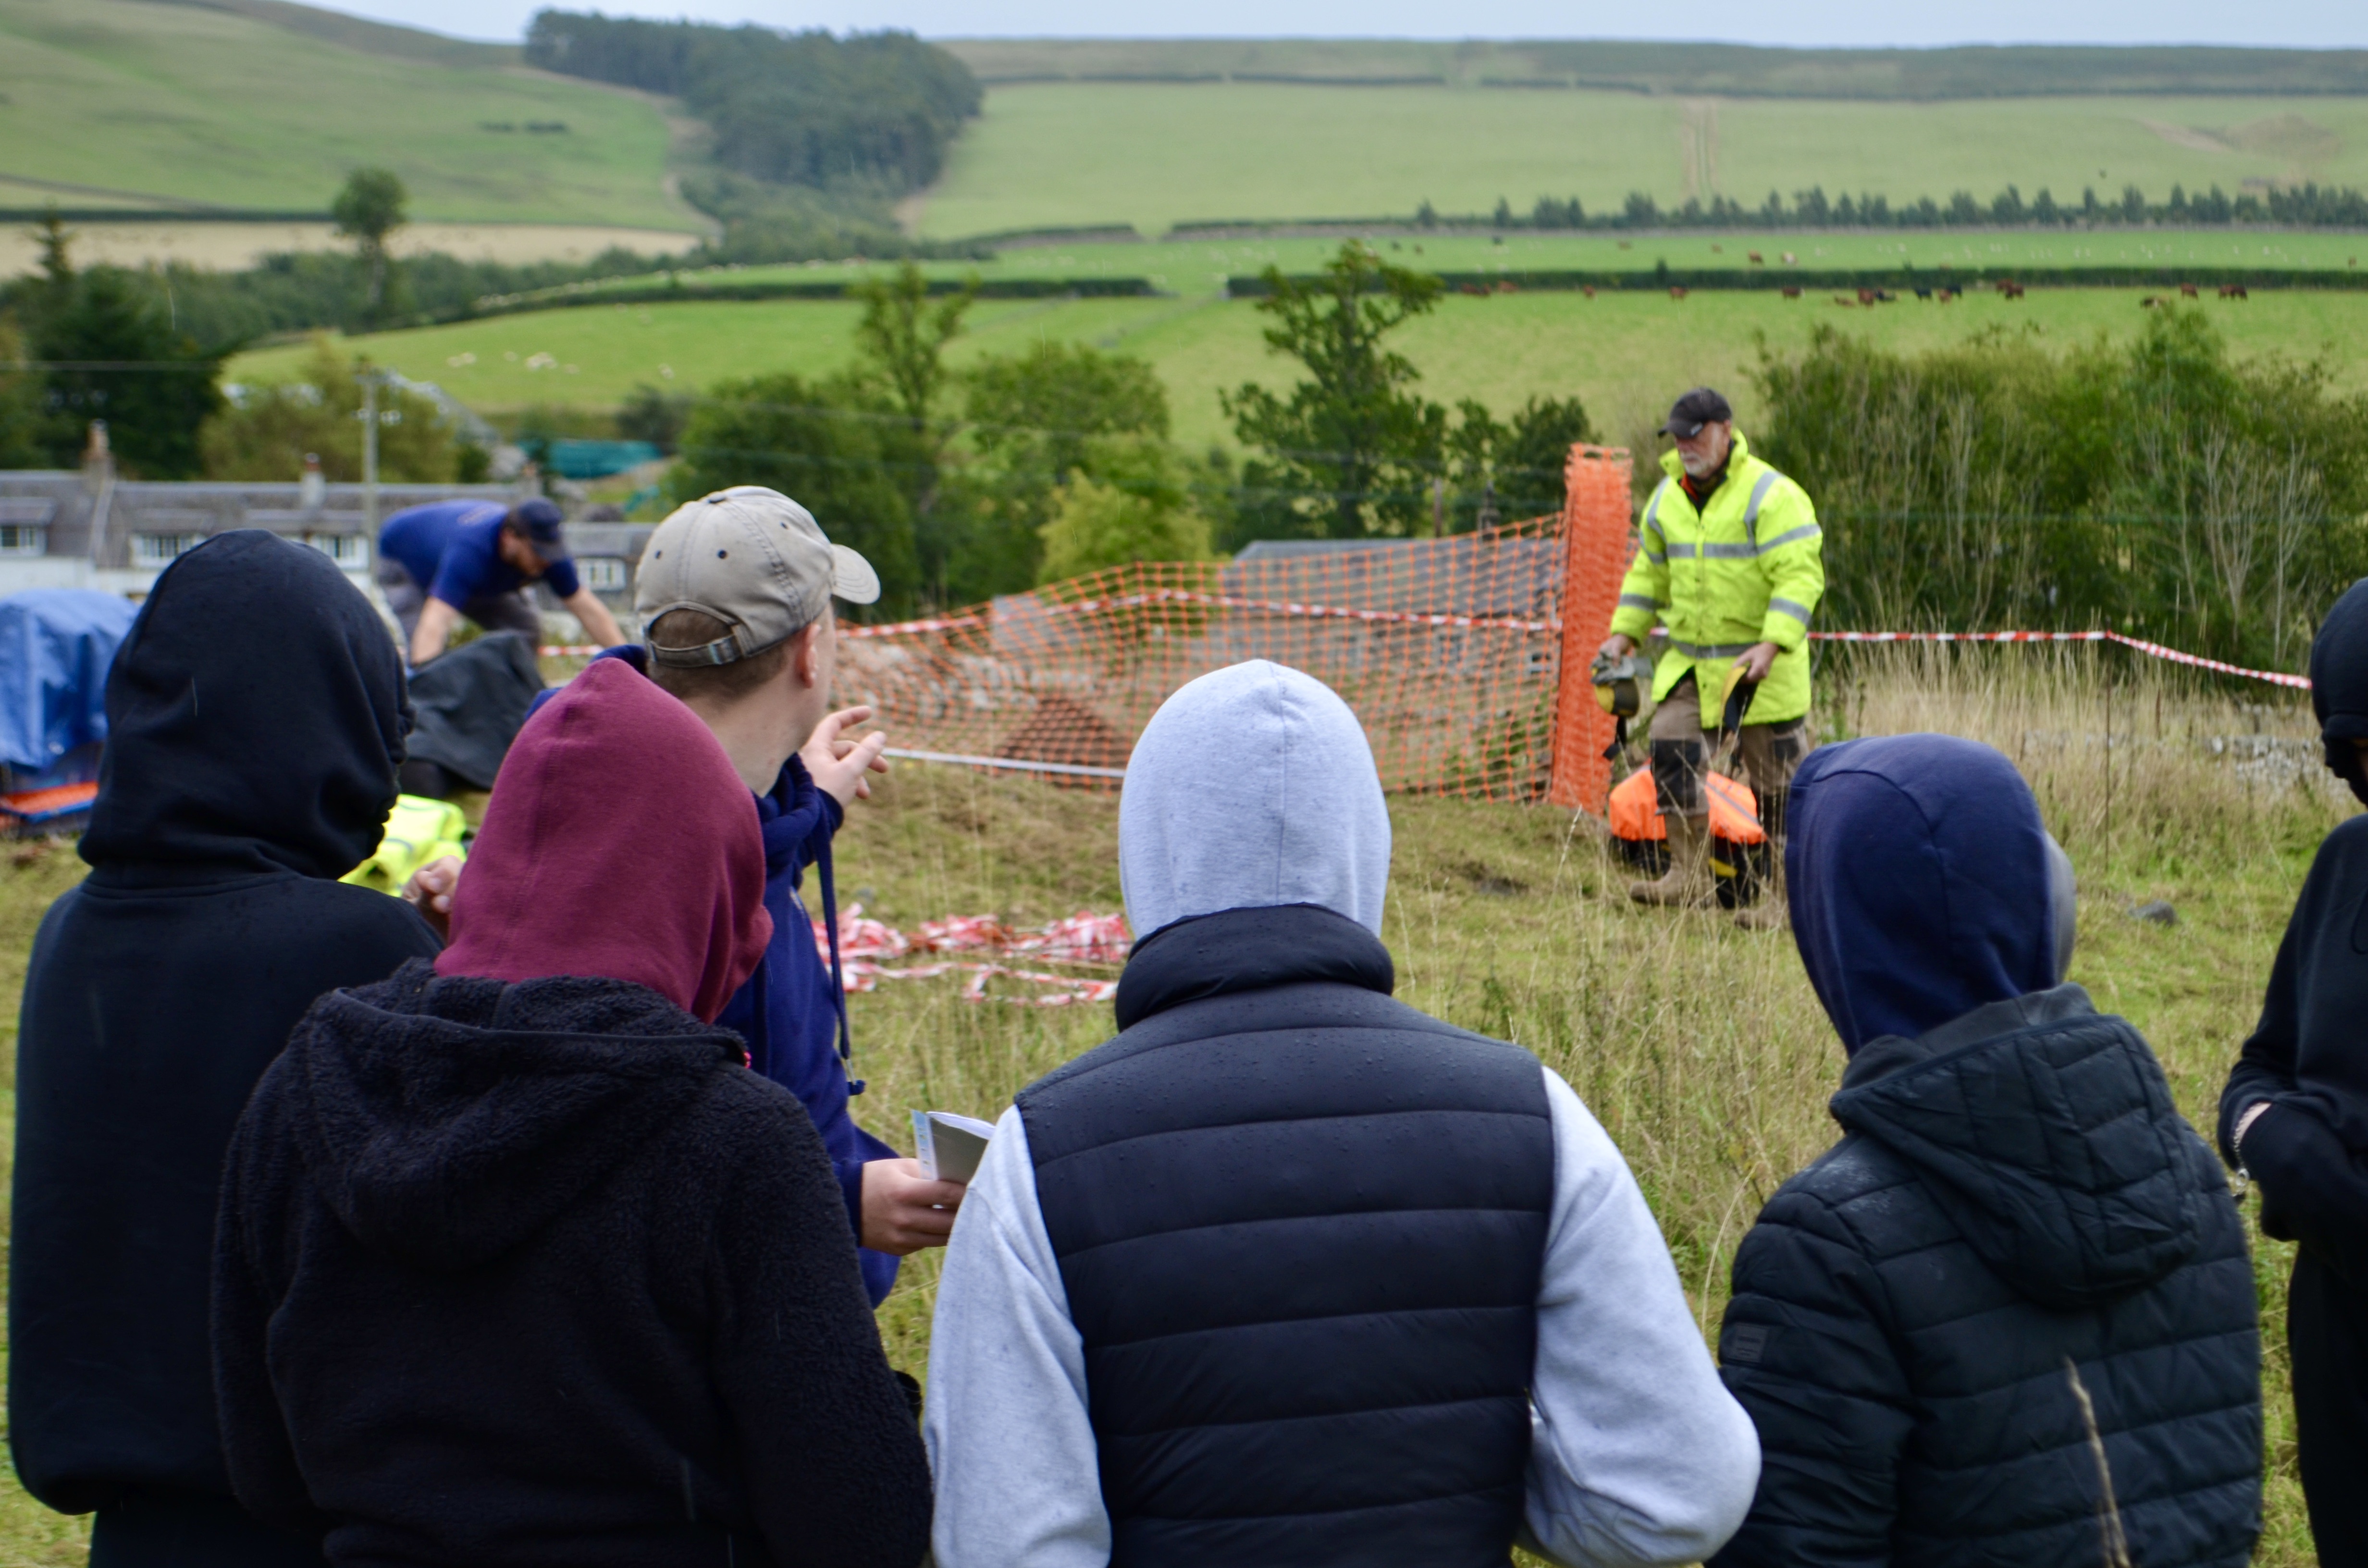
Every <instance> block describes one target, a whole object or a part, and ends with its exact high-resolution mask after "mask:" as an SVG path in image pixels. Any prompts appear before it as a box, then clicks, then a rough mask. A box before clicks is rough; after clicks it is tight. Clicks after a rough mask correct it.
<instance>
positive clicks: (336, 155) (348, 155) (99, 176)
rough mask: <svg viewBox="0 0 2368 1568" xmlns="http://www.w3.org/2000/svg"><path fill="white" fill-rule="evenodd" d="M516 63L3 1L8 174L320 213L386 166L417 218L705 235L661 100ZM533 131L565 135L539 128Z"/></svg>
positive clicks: (230, 24) (127, 4) (127, 2)
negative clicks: (683, 187)
mask: <svg viewBox="0 0 2368 1568" xmlns="http://www.w3.org/2000/svg"><path fill="white" fill-rule="evenodd" d="M507 52H508V51H500V50H483V51H478V52H477V53H461V54H458V55H456V56H455V57H454V58H451V59H447V60H443V61H431V60H423V59H417V58H410V57H405V56H403V55H398V54H391V53H375V52H363V51H359V50H356V49H351V48H347V47H343V46H341V45H340V44H337V43H335V42H332V41H329V40H324V39H322V38H319V37H315V36H312V35H310V34H307V33H303V32H299V31H294V30H291V29H290V28H282V27H277V26H273V25H270V24H269V23H267V22H263V21H259V20H256V19H253V18H250V17H244V16H239V15H235V14H233V13H232V12H231V11H229V10H226V9H215V8H211V7H210V6H200V5H160V4H155V3H153V0H0V176H18V177H20V178H31V179H38V180H47V181H53V182H59V183H62V184H71V185H79V186H89V187H99V188H101V189H104V190H110V191H116V192H121V193H128V194H131V195H135V196H138V197H142V198H147V199H154V198H167V199H174V200H179V201H198V202H204V203H208V204H211V205H215V206H226V207H251V208H268V209H274V210H304V211H324V210H326V209H327V207H328V205H329V199H330V198H331V197H332V196H334V195H335V194H336V189H337V187H338V185H339V184H340V182H342V181H343V180H344V178H345V176H346V175H347V171H349V170H351V169H353V168H355V167H357V166H359V165H383V166H385V167H389V168H392V169H393V170H394V171H395V172H396V173H397V174H399V175H401V176H403V179H404V184H405V185H406V186H408V187H410V190H411V196H412V213H413V215H414V216H415V217H418V218H441V219H451V220H457V221H475V222H598V223H615V224H628V225H640V226H647V227H650V228H665V229H683V230H697V229H701V228H703V227H704V226H705V225H704V224H703V223H702V222H700V221H699V220H698V219H697V217H696V215H695V214H692V213H691V212H689V210H687V209H685V208H684V207H682V206H681V205H680V204H679V203H678V202H677V201H675V200H673V199H671V198H669V197H668V196H667V195H666V192H665V190H664V189H663V188H662V185H661V181H662V180H663V178H664V176H665V174H666V156H667V147H668V135H669V132H668V130H667V125H666V119H665V117H664V115H663V114H661V112H660V111H659V109H658V108H656V107H655V105H654V104H653V103H652V102H650V101H648V100H645V99H643V98H641V97H635V96H633V95H631V94H627V93H622V92H616V91H611V90H609V89H607V88H604V87H599V86H595V85H590V84H587V83H583V82H575V81H570V80H567V79H564V78H562V77H557V76H551V75H546V74H541V73H540V72H532V71H528V70H525V69H523V68H520V67H517V66H514V65H507V64H504V63H501V62H502V61H503V60H504V59H505V58H506V57H507ZM481 56H482V57H483V61H482V62H480V57H481ZM530 120H531V121H541V122H547V123H554V122H555V123H564V125H565V126H566V127H567V130H566V131H565V132H564V133H544V134H529V132H528V131H526V130H525V126H526V124H527V122H528V121H530ZM486 122H492V123H495V124H508V125H511V126H514V127H516V128H517V129H515V130H513V131H507V132H503V131H486V130H483V129H481V126H482V125H484V123H486ZM25 191H26V187H16V188H15V189H13V190H11V191H10V192H9V193H8V199H10V200H12V201H17V202H25V200H26V197H25ZM51 194H54V193H51ZM58 199H60V200H61V201H63V202H64V203H66V204H67V205H77V204H85V202H86V200H87V199H85V198H84V197H81V196H76V195H74V194H71V193H66V194H60V195H59V197H58ZM26 204H28V205H29V204H32V203H26Z"/></svg>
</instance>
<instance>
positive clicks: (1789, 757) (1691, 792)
mask: <svg viewBox="0 0 2368 1568" xmlns="http://www.w3.org/2000/svg"><path fill="white" fill-rule="evenodd" d="M1645 738H1646V739H1647V740H1648V741H1650V742H1651V744H1652V750H1653V790H1654V793H1655V795H1656V797H1657V798H1658V800H1659V801H1660V805H1661V814H1662V815H1663V816H1682V817H1698V816H1703V815H1706V814H1707V813H1708V812H1709V811H1710V803H1709V802H1708V801H1706V800H1704V799H1703V796H1702V775H1703V774H1704V773H1705V772H1707V771H1708V770H1709V767H1710V753H1711V748H1712V746H1713V744H1715V743H1716V741H1717V739H1718V732H1717V730H1716V728H1715V726H1714V725H1713V726H1705V725H1704V724H1703V723H1702V690H1701V687H1700V686H1699V685H1698V684H1697V683H1696V682H1695V680H1694V677H1693V676H1686V678H1685V679H1683V680H1681V681H1679V683H1678V684H1677V686H1676V687H1674V688H1672V689H1671V691H1670V692H1669V694H1668V696H1667V697H1664V698H1663V699H1661V700H1660V701H1659V703H1658V704H1656V706H1655V707H1654V709H1653V722H1652V726H1651V728H1649V729H1648V730H1647V731H1646V732H1645ZM1812 740H1813V737H1812V736H1811V734H1810V733H1809V721H1808V720H1807V719H1806V718H1805V717H1804V718H1800V719H1788V720H1786V721H1785V722H1782V723H1781V724H1745V725H1743V726H1742V727H1741V728H1740V729H1738V730H1736V736H1735V756H1736V765H1737V767H1736V771H1738V772H1740V773H1741V774H1742V775H1743V781H1744V782H1745V783H1747V784H1748V785H1750V786H1751V792H1752V794H1754V795H1755V796H1757V797H1758V798H1759V825H1760V826H1761V827H1763V828H1765V829H1766V830H1767V832H1768V838H1769V842H1770V843H1771V844H1781V843H1782V842H1783V839H1784V804H1785V800H1786V798H1787V796H1789V795H1790V793H1791V792H1792V788H1793V774H1794V773H1795V772H1796V771H1798V770H1799V768H1800V766H1801V759H1802V758H1803V757H1804V756H1808V755H1809V747H1810V745H1811V744H1812Z"/></svg>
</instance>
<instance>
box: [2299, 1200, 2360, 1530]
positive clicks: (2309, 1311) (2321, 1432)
mask: <svg viewBox="0 0 2368 1568" xmlns="http://www.w3.org/2000/svg"><path fill="white" fill-rule="evenodd" d="M2286 1343H2287V1347H2288V1349H2289V1350H2290V1351H2291V1352H2292V1354H2293V1357H2294V1437H2295V1445H2294V1446H2295V1448H2296V1449H2297V1450H2298V1452H2297V1455H2296V1457H2297V1458H2298V1459H2300V1460H2301V1461H2302V1493H2303V1500H2304V1501H2305V1502H2306V1503H2308V1504H2309V1505H2310V1533H2311V1535H2312V1536H2313V1537H2314V1538H2315V1539H2316V1540H2317V1545H2318V1560H2319V1562H2321V1563H2323V1564H2325V1565H2326V1568H2368V1491H2363V1490H2362V1478H2363V1477H2368V1293H2363V1292H2362V1291H2361V1290H2359V1289H2358V1288H2357V1287H2355V1286H2353V1285H2351V1283H2348V1282H2347V1281H2345V1280H2344V1279H2343V1278H2340V1276H2338V1275H2337V1274H2336V1273H2335V1271H2334V1270H2332V1269H2330V1268H2328V1267H2327V1265H2325V1264H2324V1263H2322V1262H2320V1261H2319V1260H2318V1259H2317V1257H2315V1256H2312V1254H2311V1250H2310V1246H2309V1244H2307V1243H2305V1244H2304V1246H2303V1248H2302V1250H2301V1252H2300V1253H2298V1254H2297V1255H2296V1256H2295V1257H2294V1278H2293V1281H2292V1283H2291V1284H2290V1285H2289V1287H2288V1290H2287V1295H2286Z"/></svg>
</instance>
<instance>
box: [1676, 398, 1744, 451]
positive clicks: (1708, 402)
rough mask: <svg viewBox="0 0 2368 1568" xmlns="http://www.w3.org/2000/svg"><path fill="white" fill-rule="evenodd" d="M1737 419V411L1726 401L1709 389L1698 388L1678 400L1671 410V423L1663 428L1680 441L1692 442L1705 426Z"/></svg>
mask: <svg viewBox="0 0 2368 1568" xmlns="http://www.w3.org/2000/svg"><path fill="white" fill-rule="evenodd" d="M1734 417H1735V410H1734V409H1732V408H1729V407H1728V406H1727V404H1726V399H1725V398H1723V397H1721V396H1719V395H1718V393H1716V392H1713V391H1711V390H1710V388H1708V387H1696V388H1695V389H1694V390H1693V391H1691V392H1688V393H1686V395H1685V396H1683V397H1681V398H1679V399H1678V401H1677V403H1676V404H1675V405H1674V406H1672V407H1671V408H1670V410H1669V422H1668V424H1666V425H1664V426H1661V428H1662V429H1664V430H1667V431H1668V433H1669V434H1670V435H1672V436H1675V437H1677V438H1678V439H1679V440H1680V441H1691V440H1692V439H1693V438H1694V437H1696V436H1699V435H1701V434H1702V426H1705V425H1715V424H1718V423H1719V422H1720V421H1722V420H1726V419H1732V418H1734Z"/></svg>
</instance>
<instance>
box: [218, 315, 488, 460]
mask: <svg viewBox="0 0 2368 1568" xmlns="http://www.w3.org/2000/svg"><path fill="white" fill-rule="evenodd" d="M369 368H370V367H369V365H368V363H367V362H366V361H364V360H362V359H360V358H348V357H347V356H344V355H340V354H339V353H338V352H337V351H336V348H335V347H332V346H331V344H330V342H329V340H328V338H327V337H326V336H325V335H315V336H314V338H313V352H312V354H311V356H310V358H308V359H307V360H306V361H305V364H304V368H303V369H302V371H301V372H300V373H299V374H298V376H297V378H296V379H295V380H294V381H285V382H279V383H270V384H265V385H259V386H248V387H236V388H233V389H231V390H230V394H229V396H228V399H227V401H226V403H225V405H224V406H223V407H222V410H221V411H220V412H218V413H217V414H215V415H213V417H212V418H211V419H209V420H208V421H207V422H206V424H205V426H204V427H203V428H202V429H201V430H200V432H199V452H200V455H201V457H202V459H203V462H204V470H205V474H206V477H207V478H209V479H245V480H262V481H268V482H276V483H286V482H287V481H289V480H291V479H293V478H295V477H296V476H297V475H298V474H301V473H302V472H304V459H305V458H306V457H307V456H314V457H318V458H319V459H320V460H321V472H322V474H323V475H324V477H326V478H327V479H329V480H330V481H331V482H332V483H351V482H353V481H357V480H359V479H360V478H361V477H362V424H361V412H362V386H361V374H362V372H364V371H365V370H367V369H369ZM378 418H379V431H378V471H379V477H380V478H381V479H384V480H388V481H390V482H393V483H421V484H442V483H451V482H452V481H454V480H456V479H458V478H460V477H461V470H462V468H463V465H464V463H465V464H467V465H468V466H471V467H481V466H482V463H483V459H484V454H483V453H482V452H479V451H476V450H475V449H472V448H468V447H466V446H465V445H464V444H463V443H462V442H461V438H460V436H459V433H458V432H456V431H455V430H454V429H453V428H452V425H451V422H450V420H448V419H446V418H445V417H444V414H443V411H442V410H441V409H439V408H438V407H437V406H436V404H435V403H432V402H430V401H429V400H428V399H427V398H424V397H421V396H419V395H417V394H416V393H414V392H405V391H404V389H403V388H401V387H399V386H394V385H392V384H387V385H381V387H380V388H379V392H378Z"/></svg>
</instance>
